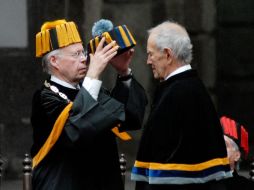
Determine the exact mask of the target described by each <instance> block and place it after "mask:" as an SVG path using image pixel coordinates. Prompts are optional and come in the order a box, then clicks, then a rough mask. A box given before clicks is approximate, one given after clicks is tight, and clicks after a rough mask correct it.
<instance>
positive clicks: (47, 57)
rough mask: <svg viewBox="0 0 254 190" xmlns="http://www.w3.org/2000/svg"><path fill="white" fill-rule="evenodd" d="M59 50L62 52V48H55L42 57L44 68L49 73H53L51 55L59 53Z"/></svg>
mask: <svg viewBox="0 0 254 190" xmlns="http://www.w3.org/2000/svg"><path fill="white" fill-rule="evenodd" d="M59 52H60V50H59V49H56V50H53V51H51V52H49V53H47V54H46V55H44V56H43V57H42V69H43V71H44V72H46V73H48V74H49V75H51V74H52V73H51V62H50V57H51V56H55V55H57V54H59Z"/></svg>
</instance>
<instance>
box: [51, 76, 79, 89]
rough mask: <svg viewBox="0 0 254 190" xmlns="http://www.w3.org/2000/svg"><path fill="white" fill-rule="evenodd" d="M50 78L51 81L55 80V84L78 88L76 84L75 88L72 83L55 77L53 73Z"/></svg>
mask: <svg viewBox="0 0 254 190" xmlns="http://www.w3.org/2000/svg"><path fill="white" fill-rule="evenodd" d="M50 80H51V81H53V82H55V83H57V84H60V85H62V86H64V87H67V88H71V89H77V88H78V89H79V85H78V87H77V88H76V87H75V86H73V85H72V84H70V83H68V82H65V81H63V80H61V79H59V78H57V77H56V76H54V75H51V77H50Z"/></svg>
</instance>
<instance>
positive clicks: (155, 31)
mask: <svg viewBox="0 0 254 190" xmlns="http://www.w3.org/2000/svg"><path fill="white" fill-rule="evenodd" d="M148 34H149V38H153V39H154V41H155V44H156V46H157V48H158V49H160V50H161V51H163V49H165V48H170V49H171V50H172V52H173V54H174V56H175V57H176V58H177V59H178V60H179V61H180V62H181V63H182V64H190V62H191V60H192V44H191V40H190V37H189V35H188V33H187V31H186V30H185V28H184V27H182V26H181V25H179V24H177V23H175V22H170V21H166V22H163V23H161V24H159V25H157V26H156V27H154V28H151V29H150V30H148Z"/></svg>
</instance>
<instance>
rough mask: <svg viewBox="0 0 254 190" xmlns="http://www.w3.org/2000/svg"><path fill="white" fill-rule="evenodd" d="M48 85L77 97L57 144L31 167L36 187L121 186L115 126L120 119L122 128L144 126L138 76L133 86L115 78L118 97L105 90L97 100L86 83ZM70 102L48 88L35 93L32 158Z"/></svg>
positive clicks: (118, 189)
mask: <svg viewBox="0 0 254 190" xmlns="http://www.w3.org/2000/svg"><path fill="white" fill-rule="evenodd" d="M49 83H50V84H51V85H54V86H56V87H57V88H58V89H59V91H60V92H62V93H64V94H65V95H66V96H67V97H68V98H69V99H70V100H71V101H73V107H72V109H71V111H70V115H69V118H68V119H67V121H66V123H65V126H64V129H63V131H62V133H61V135H60V137H59V139H58V140H57V142H56V144H55V145H54V146H53V148H52V149H51V150H50V152H49V153H48V155H47V156H46V157H45V158H44V159H43V160H42V161H41V162H40V163H39V164H38V165H37V166H36V167H35V168H34V169H33V176H32V185H33V189H34V190H81V189H82V190H123V182H122V180H121V175H120V166H119V157H118V150H117V143H116V136H115V134H114V133H113V132H112V131H111V129H112V128H113V127H114V126H116V125H117V124H119V123H121V125H122V126H121V127H120V128H121V130H132V129H139V128H140V127H141V125H142V121H143V116H144V111H145V106H146V104H147V99H146V95H145V92H144V89H143V88H142V86H140V84H139V83H138V82H137V81H136V80H135V79H134V78H133V79H132V81H131V85H130V87H129V88H127V87H126V86H125V85H124V84H123V83H122V82H121V81H117V83H116V86H115V88H114V89H113V91H112V96H114V97H115V99H114V98H112V97H111V96H110V94H109V92H108V91H106V90H105V89H103V88H102V89H101V90H100V92H99V96H98V100H97V101H96V100H94V99H93V98H92V96H91V95H90V94H89V93H88V92H87V91H86V90H85V88H83V87H81V89H80V90H75V89H70V88H66V87H64V86H61V85H59V84H57V83H54V82H52V81H49ZM120 101H121V102H122V103H121V102H120ZM67 104H68V102H67V100H65V99H63V98H62V97H60V96H59V94H56V93H55V92H53V91H52V90H50V89H49V88H47V87H45V86H43V87H42V89H40V90H39V91H37V92H35V94H34V97H33V102H32V115H31V123H32V127H33V140H34V142H33V145H32V148H31V155H32V157H34V156H35V155H36V154H37V152H38V151H39V149H40V148H41V147H42V145H43V143H44V142H45V141H46V139H47V137H48V136H49V134H50V132H51V130H52V127H53V125H54V123H55V121H56V119H57V118H58V116H59V114H60V113H61V112H62V110H63V109H64V108H65V107H66V105H67Z"/></svg>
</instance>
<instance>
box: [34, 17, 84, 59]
mask: <svg viewBox="0 0 254 190" xmlns="http://www.w3.org/2000/svg"><path fill="white" fill-rule="evenodd" d="M78 42H81V38H80V35H79V32H78V30H77V26H76V24H75V23H74V22H67V21H66V20H64V19H63V20H56V21H52V22H45V23H44V24H43V25H42V27H41V31H40V32H38V33H37V34H36V57H42V56H43V55H45V54H46V53H48V52H50V51H53V50H55V49H59V48H61V47H65V46H68V45H70V44H74V43H78Z"/></svg>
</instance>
